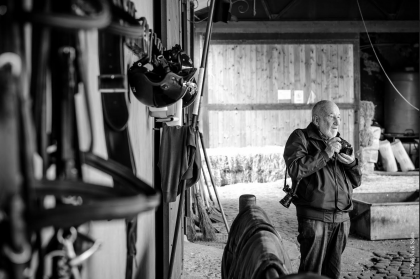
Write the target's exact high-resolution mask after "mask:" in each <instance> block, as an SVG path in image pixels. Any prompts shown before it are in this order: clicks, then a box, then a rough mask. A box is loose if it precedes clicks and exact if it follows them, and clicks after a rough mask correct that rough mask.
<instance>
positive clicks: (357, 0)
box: [356, 0, 419, 111]
mask: <svg viewBox="0 0 420 279" xmlns="http://www.w3.org/2000/svg"><path fill="white" fill-rule="evenodd" d="M356 2H357V6H358V7H359V12H360V16H361V17H362V22H363V26H364V27H365V30H366V34H367V37H368V39H369V43H370V45H371V46H372V50H373V53H374V54H375V57H376V60H378V63H379V66H381V69H382V71H384V74H385V76H386V78H387V79H388V80H389V82H390V83H391V85H392V87H394V89H395V91H397V93H398V94H399V95H400V96H401V98H402V99H403V100H404V101H406V102H407V104H409V105H410V106H411V107H412V108H414V109H415V110H417V111H419V109H418V108H416V107H415V106H414V105H412V104H411V103H410V102H409V101H408V100H407V99H406V98H404V96H403V95H402V94H401V93H400V91H398V89H397V88H396V87H395V85H394V84H393V83H392V81H391V79H390V78H389V77H388V75H387V73H386V72H385V70H384V67H382V64H381V61H380V60H379V58H378V55H376V51H375V48H374V47H373V44H372V41H371V40H370V36H369V32H368V30H367V27H366V24H365V20H364V19H363V14H362V10H361V9H360V5H359V0H356Z"/></svg>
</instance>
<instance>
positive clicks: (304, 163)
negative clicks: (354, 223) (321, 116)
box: [283, 123, 362, 222]
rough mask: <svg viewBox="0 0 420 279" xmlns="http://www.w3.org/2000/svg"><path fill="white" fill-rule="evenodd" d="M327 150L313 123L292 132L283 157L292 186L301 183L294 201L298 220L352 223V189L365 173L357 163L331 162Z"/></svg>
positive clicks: (333, 160)
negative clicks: (349, 221) (350, 214)
mask: <svg viewBox="0 0 420 279" xmlns="http://www.w3.org/2000/svg"><path fill="white" fill-rule="evenodd" d="M337 136H339V134H338V135H337ZM326 147H327V146H326V143H325V142H324V140H323V139H322V137H321V135H320V133H319V131H318V128H317V127H316V126H315V125H314V124H313V123H310V124H309V125H308V127H307V128H306V129H296V130H295V131H293V133H292V134H291V135H290V137H289V139H288V140H287V142H286V146H285V149H284V155H283V157H284V160H285V162H286V166H287V167H288V168H289V175H290V177H291V178H292V182H293V186H295V185H296V183H297V182H298V181H299V185H298V189H297V196H298V198H297V199H294V200H293V203H294V204H295V205H296V211H297V215H298V217H303V218H308V219H315V220H321V221H324V222H342V221H346V220H348V219H349V217H348V214H347V212H349V211H350V210H352V209H353V203H352V194H353V189H354V188H356V187H358V186H360V183H361V177H362V173H361V171H360V168H359V166H358V161H357V159H356V160H355V161H354V162H353V163H351V164H350V165H345V164H342V163H341V162H339V161H338V160H337V159H336V158H335V156H334V157H333V158H331V159H330V158H328V155H327V152H325V148H326Z"/></svg>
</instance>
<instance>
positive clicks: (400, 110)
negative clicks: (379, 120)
mask: <svg viewBox="0 0 420 279" xmlns="http://www.w3.org/2000/svg"><path fill="white" fill-rule="evenodd" d="M389 78H390V79H391V81H392V83H393V84H394V86H395V87H396V88H397V89H398V91H399V92H400V93H401V94H402V95H403V96H404V98H405V99H407V101H408V102H410V103H411V104H412V105H413V106H415V107H417V108H418V107H419V104H420V102H419V95H420V93H419V73H418V72H396V73H391V74H389ZM384 95H385V96H384V97H385V100H384V128H385V133H387V134H404V133H405V132H406V131H407V130H412V131H414V134H418V132H419V128H418V127H419V114H418V111H417V110H415V109H414V108H413V107H411V106H410V105H409V104H407V102H406V101H404V100H403V98H401V96H400V95H399V94H398V93H397V91H396V90H395V89H394V87H393V86H392V84H391V83H390V82H389V81H387V83H386V85H385V94H384Z"/></svg>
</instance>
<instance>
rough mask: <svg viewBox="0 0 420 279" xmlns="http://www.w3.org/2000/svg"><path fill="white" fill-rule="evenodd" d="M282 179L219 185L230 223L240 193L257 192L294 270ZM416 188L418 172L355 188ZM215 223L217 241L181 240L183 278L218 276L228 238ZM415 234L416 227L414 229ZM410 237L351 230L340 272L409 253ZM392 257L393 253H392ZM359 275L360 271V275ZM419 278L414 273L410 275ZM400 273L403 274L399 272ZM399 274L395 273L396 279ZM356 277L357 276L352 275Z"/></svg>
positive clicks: (372, 178)
mask: <svg viewBox="0 0 420 279" xmlns="http://www.w3.org/2000/svg"><path fill="white" fill-rule="evenodd" d="M282 188H283V180H281V181H277V182H273V183H249V184H234V185H228V186H224V187H218V192H219V197H220V199H221V202H222V205H223V208H224V211H225V213H226V215H227V220H228V223H229V225H230V224H231V223H232V221H233V220H234V218H235V217H236V215H237V214H238V207H239V197H240V196H241V195H243V194H253V195H255V196H256V200H257V205H259V206H261V207H262V208H263V209H264V210H265V211H266V213H267V214H268V216H269V217H270V219H271V222H272V224H273V225H274V226H275V227H276V229H277V231H278V232H279V233H280V234H281V236H282V237H283V239H284V243H285V246H286V249H287V251H288V255H289V258H290V259H291V261H292V266H293V268H294V270H293V272H296V271H297V268H298V265H299V258H300V253H299V251H298V243H297V241H296V237H297V220H296V209H295V207H294V206H293V205H292V206H291V207H290V208H288V209H286V208H285V207H283V206H282V205H280V204H279V200H280V199H281V198H282V197H283V196H284V195H285V194H284V192H283V191H282ZM416 189H419V176H418V173H417V176H388V175H378V174H371V175H364V177H363V182H362V186H361V187H359V188H357V189H356V190H355V192H360V193H368V192H404V191H414V190H416ZM214 226H215V227H216V228H217V229H219V230H220V232H221V233H220V234H218V241H216V242H201V241H198V240H196V241H194V242H189V241H188V240H187V239H185V241H184V270H183V277H182V278H183V279H198V278H221V277H220V270H221V266H220V263H221V260H222V254H223V249H224V246H225V243H226V240H227V233H226V229H225V226H224V224H223V223H216V224H214ZM415 233H416V235H418V228H417V230H416V232H415ZM411 242H412V240H411V239H409V238H408V239H399V240H377V241H370V240H367V239H364V238H362V237H360V236H358V235H356V234H354V233H351V234H350V237H349V243H348V245H347V248H346V250H345V252H344V254H343V258H342V262H343V266H342V275H343V276H348V274H353V275H354V274H360V272H370V271H368V270H369V269H370V268H371V267H372V266H373V264H374V261H375V255H374V254H373V252H376V253H391V252H394V253H397V252H403V253H407V252H409V253H411V252H412V251H411V247H412V246H413V245H412V244H411ZM414 242H415V243H414V247H415V254H416V256H417V257H418V253H419V241H418V237H417V238H415V239H414ZM391 258H392V257H391ZM359 276H360V275H359ZM416 276H417V278H418V258H417V274H415V273H414V275H412V277H413V278H416ZM400 277H402V276H400ZM400 277H395V279H397V278H398V279H399V278H400ZM355 278H357V277H355Z"/></svg>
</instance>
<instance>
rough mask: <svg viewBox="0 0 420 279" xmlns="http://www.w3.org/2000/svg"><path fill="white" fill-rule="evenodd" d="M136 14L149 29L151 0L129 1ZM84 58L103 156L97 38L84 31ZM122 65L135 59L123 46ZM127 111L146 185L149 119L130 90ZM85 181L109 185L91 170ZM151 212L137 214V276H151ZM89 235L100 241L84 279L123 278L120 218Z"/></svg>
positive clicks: (123, 242)
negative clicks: (144, 19) (133, 6)
mask: <svg viewBox="0 0 420 279" xmlns="http://www.w3.org/2000/svg"><path fill="white" fill-rule="evenodd" d="M133 2H134V3H135V6H136V10H137V16H138V17H140V16H144V17H146V19H147V21H148V24H149V26H150V28H153V13H154V10H153V9H154V4H153V1H152V0H133ZM86 46H87V47H86V51H87V55H86V57H87V58H88V59H89V63H87V64H88V71H87V72H88V74H89V87H90V90H91V91H92V92H94V93H96V92H97V94H92V95H94V96H93V98H95V99H94V100H91V104H92V106H93V109H94V113H93V114H94V118H95V119H94V123H95V124H97V125H96V127H95V129H96V131H95V135H96V136H95V140H96V141H97V143H96V144H95V147H96V148H95V150H94V153H95V154H97V155H100V156H102V157H104V158H107V152H106V145H105V139H104V138H103V135H104V132H103V119H102V107H101V99H100V93H99V92H98V84H97V77H98V75H99V61H98V37H97V32H96V31H92V32H89V33H87V34H86ZM124 54H125V55H124V64H125V65H127V66H129V65H131V64H132V63H133V62H134V61H136V60H137V58H136V57H135V56H134V55H133V54H132V52H131V51H130V50H129V49H127V48H125V50H124ZM129 94H131V96H130V102H129V103H128V104H129V110H130V119H129V126H128V130H129V134H130V138H131V142H132V147H133V154H134V158H135V162H136V174H137V176H138V177H140V178H142V179H143V180H145V181H146V182H148V183H149V184H150V185H153V169H154V164H153V158H154V156H153V121H152V118H149V116H148V111H147V108H146V106H144V105H143V104H141V103H140V102H139V101H137V99H136V98H135V97H134V95H132V93H131V92H129ZM86 177H87V180H89V181H91V182H97V183H101V184H105V183H108V184H109V185H112V179H110V177H107V176H106V175H104V174H102V173H99V172H97V171H93V170H91V169H90V170H87V171H86ZM154 229H155V212H154V211H151V212H146V213H142V214H140V215H139V216H138V229H137V235H138V239H137V245H136V248H137V264H134V270H133V274H136V273H137V275H138V277H137V278H145V279H154V278H156V276H155V266H156V261H155V241H156V240H155V230H154ZM90 235H91V236H92V237H93V238H94V239H96V240H98V241H99V242H101V244H102V245H101V248H100V250H99V251H98V252H97V253H95V254H94V256H92V258H91V259H90V260H89V262H88V266H87V269H85V271H84V272H85V276H84V278H90V279H95V278H98V279H99V278H100V279H114V278H125V267H126V251H127V250H126V229H125V221H124V220H111V221H101V222H92V223H91V225H90Z"/></svg>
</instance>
